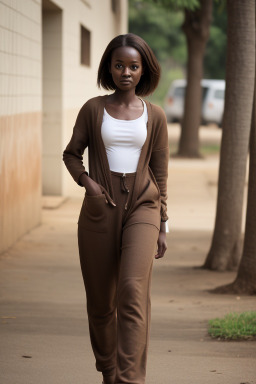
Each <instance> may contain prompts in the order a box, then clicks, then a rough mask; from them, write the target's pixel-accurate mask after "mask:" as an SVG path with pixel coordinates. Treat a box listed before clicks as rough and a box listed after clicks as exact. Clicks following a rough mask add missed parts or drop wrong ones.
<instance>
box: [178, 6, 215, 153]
mask: <svg viewBox="0 0 256 384" xmlns="http://www.w3.org/2000/svg"><path fill="white" fill-rule="evenodd" d="M200 3H201V6H200V8H199V9H198V10H196V11H189V10H185V21H184V24H183V31H184V33H185V35H186V40H187V47H188V62H187V88H186V95H185V105H184V116H183V121H182V125H181V136H180V140H179V149H178V153H177V156H180V157H200V154H199V126H200V122H201V109H202V88H201V79H202V76H203V57H204V52H205V46H206V42H207V40H208V37H209V29H210V23H211V14H212V0H200Z"/></svg>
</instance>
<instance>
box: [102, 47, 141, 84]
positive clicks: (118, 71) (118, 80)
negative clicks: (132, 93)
mask: <svg viewBox="0 0 256 384" xmlns="http://www.w3.org/2000/svg"><path fill="white" fill-rule="evenodd" d="M110 73H111V75H112V78H113V81H114V83H115V85H116V87H117V88H118V89H120V90H122V91H128V90H131V89H134V90H135V88H136V86H137V84H138V83H139V81H140V78H141V75H142V74H143V67H142V58H141V55H140V53H139V52H138V51H137V49H135V48H133V47H119V48H116V49H115V50H114V51H113V52H112V56H111V65H110Z"/></svg>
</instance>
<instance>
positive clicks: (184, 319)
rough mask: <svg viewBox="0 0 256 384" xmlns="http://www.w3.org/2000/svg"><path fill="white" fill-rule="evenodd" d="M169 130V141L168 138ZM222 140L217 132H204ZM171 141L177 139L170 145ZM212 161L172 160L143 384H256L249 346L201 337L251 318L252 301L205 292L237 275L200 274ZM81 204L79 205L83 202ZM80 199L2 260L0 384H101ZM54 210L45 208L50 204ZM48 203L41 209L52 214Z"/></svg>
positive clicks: (212, 197) (254, 348)
mask: <svg viewBox="0 0 256 384" xmlns="http://www.w3.org/2000/svg"><path fill="white" fill-rule="evenodd" d="M175 129H176V128H175V127H174V128H173V131H172V127H171V128H170V131H171V133H170V136H171V137H172V135H173V138H175V137H176V136H175V132H176V131H175ZM204 135H206V137H207V140H208V139H209V137H210V140H213V141H214V140H215V141H218V140H219V137H220V135H219V131H218V130H217V129H214V128H210V129H209V130H206V131H205V132H204ZM173 140H174V139H173ZM217 171H218V157H216V156H213V157H209V158H207V159H200V160H190V161H188V160H179V159H175V160H174V159H171V160H170V169H169V181H168V191H169V199H168V209H169V216H170V220H169V225H170V233H169V234H168V251H167V255H166V257H165V258H164V259H162V260H157V261H155V265H154V270H153V280H152V325H151V340H150V349H149V358H148V371H147V384H242V383H243V384H256V359H255V358H256V344H255V342H253V341H248V342H223V341H216V340H212V339H211V338H210V337H209V336H208V335H207V322H208V320H209V319H211V318H215V317H219V316H223V315H225V314H226V313H228V312H230V311H234V312H241V311H245V310H255V302H256V300H255V297H246V296H241V297H238V296H232V295H224V296H221V295H216V294H211V293H209V292H208V291H209V290H210V289H212V288H214V287H216V286H218V285H221V284H225V283H229V282H231V281H232V280H233V279H234V278H235V272H227V273H226V272H225V273H216V272H210V271H204V270H200V269H198V268H196V267H199V266H200V265H202V263H203V261H204V259H205V256H206V254H207V251H208V249H209V245H210V240H211V232H212V228H213V224H214V214H215V202H216V189H217V188H216V183H217ZM81 199H82V197H81ZM81 199H68V200H67V201H65V202H64V203H63V204H61V205H60V206H59V207H58V208H56V209H44V210H43V222H42V225H41V226H39V227H37V228H35V229H34V230H33V231H31V232H30V233H28V234H27V235H25V236H24V237H23V238H22V239H20V241H18V242H17V243H16V244H15V245H14V246H13V247H12V248H11V249H10V250H9V251H8V252H6V253H5V254H3V255H1V256H0V302H1V306H0V333H1V336H0V337H1V348H0V383H1V384H35V383H36V384H46V383H47V384H100V383H101V377H100V374H99V373H97V372H96V370H95V368H94V358H93V355H92V352H91V347H90V341H89V334H88V323H87V319H86V302H85V293H84V288H83V282H82V276H81V272H80V266H79V259H78V250H77V241H76V223H77V217H78V213H79V209H80V204H81ZM49 201H50V202H51V201H52V204H51V203H49ZM60 201H61V200H58V198H52V200H51V198H48V200H47V204H46V205H47V206H48V207H49V206H52V207H54V206H55V205H56V206H58V202H60Z"/></svg>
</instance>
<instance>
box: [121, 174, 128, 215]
mask: <svg viewBox="0 0 256 384" xmlns="http://www.w3.org/2000/svg"><path fill="white" fill-rule="evenodd" d="M120 182H121V190H122V191H124V192H126V193H127V199H126V203H125V206H124V209H125V210H127V205H128V199H129V192H130V190H129V188H128V187H127V185H126V174H125V173H123V175H122V176H121V178H120Z"/></svg>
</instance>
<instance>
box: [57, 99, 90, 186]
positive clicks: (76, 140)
mask: <svg viewBox="0 0 256 384" xmlns="http://www.w3.org/2000/svg"><path fill="white" fill-rule="evenodd" d="M86 113H87V107H86V104H84V105H83V107H82V108H81V109H80V111H79V113H78V116H77V119H76V123H75V126H74V129H73V134H72V137H71V140H70V142H69V143H68V145H67V147H66V149H65V150H64V152H63V161H64V163H65V165H66V167H67V169H68V171H69V173H70V174H71V176H72V177H73V179H74V180H75V182H76V183H77V184H78V185H80V186H82V184H81V183H80V177H81V175H82V174H84V173H85V172H86V171H85V167H84V165H83V154H84V150H85V148H86V147H87V146H88V143H89V132H88V131H89V128H88V124H87V121H86Z"/></svg>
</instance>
